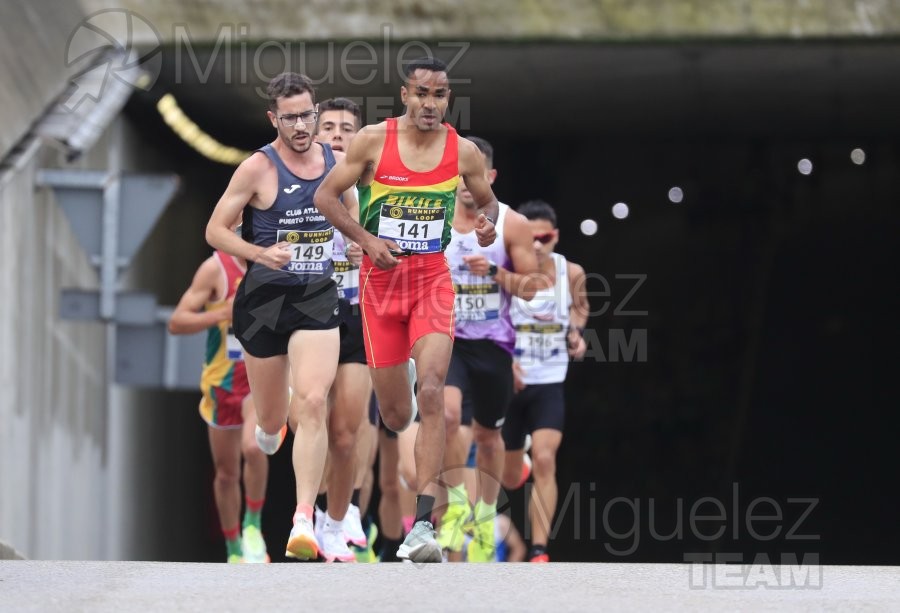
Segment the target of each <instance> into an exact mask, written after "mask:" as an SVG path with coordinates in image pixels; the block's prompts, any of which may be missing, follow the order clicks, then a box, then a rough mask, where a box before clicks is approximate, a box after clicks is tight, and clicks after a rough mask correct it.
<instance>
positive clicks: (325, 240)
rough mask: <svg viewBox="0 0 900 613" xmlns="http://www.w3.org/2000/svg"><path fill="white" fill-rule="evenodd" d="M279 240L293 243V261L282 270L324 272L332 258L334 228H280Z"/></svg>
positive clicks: (307, 272) (311, 272) (309, 272)
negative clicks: (310, 229)
mask: <svg viewBox="0 0 900 613" xmlns="http://www.w3.org/2000/svg"><path fill="white" fill-rule="evenodd" d="M277 239H278V242H282V241H286V242H288V243H291V247H290V249H291V261H290V262H288V263H287V264H285V265H284V266H283V267H282V270H284V271H286V272H292V273H303V274H323V273H324V272H325V270H326V268H327V267H328V262H329V261H330V260H331V252H332V249H333V242H334V228H328V229H327V230H312V231H309V230H279V231H278V235H277Z"/></svg>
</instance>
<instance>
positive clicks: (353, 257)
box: [347, 243, 363, 266]
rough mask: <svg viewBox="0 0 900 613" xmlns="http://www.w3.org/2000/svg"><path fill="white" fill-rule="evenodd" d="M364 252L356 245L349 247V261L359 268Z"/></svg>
mask: <svg viewBox="0 0 900 613" xmlns="http://www.w3.org/2000/svg"><path fill="white" fill-rule="evenodd" d="M362 256H363V250H362V247H360V246H359V245H357V244H356V243H349V244H348V245H347V260H348V261H349V262H350V263H351V264H353V265H354V266H359V265H360V263H361V262H362Z"/></svg>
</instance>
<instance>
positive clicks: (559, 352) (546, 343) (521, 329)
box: [515, 324, 568, 362]
mask: <svg viewBox="0 0 900 613" xmlns="http://www.w3.org/2000/svg"><path fill="white" fill-rule="evenodd" d="M515 353H516V356H517V357H520V358H524V359H526V360H530V361H532V362H546V361H549V360H552V359H554V358H557V359H558V356H565V359H566V360H568V353H567V352H566V336H565V333H564V332H563V326H562V324H520V325H518V326H516V349H515Z"/></svg>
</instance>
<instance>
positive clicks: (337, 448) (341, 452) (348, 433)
mask: <svg viewBox="0 0 900 613" xmlns="http://www.w3.org/2000/svg"><path fill="white" fill-rule="evenodd" d="M328 439H329V443H328V449H329V451H331V455H332V456H333V457H335V458H341V459H345V460H346V459H347V458H349V457H350V456H351V455H353V454H354V452H355V450H356V432H354V431H352V430H351V429H350V428H347V427H338V428H335V429H334V430H333V431H331V432H329V436H328Z"/></svg>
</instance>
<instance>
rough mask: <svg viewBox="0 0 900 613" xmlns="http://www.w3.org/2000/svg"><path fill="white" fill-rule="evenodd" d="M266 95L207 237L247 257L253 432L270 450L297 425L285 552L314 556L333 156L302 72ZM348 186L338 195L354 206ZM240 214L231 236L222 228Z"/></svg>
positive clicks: (241, 330) (328, 353) (330, 356)
mask: <svg viewBox="0 0 900 613" xmlns="http://www.w3.org/2000/svg"><path fill="white" fill-rule="evenodd" d="M267 95H268V112H267V117H268V119H269V122H270V123H271V125H272V127H273V128H275V130H276V133H277V136H276V138H275V140H274V141H273V142H271V143H269V144H268V145H266V146H264V147H262V148H261V149H259V150H257V151H256V152H254V154H253V155H251V156H250V157H249V158H247V159H246V160H245V161H244V162H242V163H241V165H240V166H239V167H238V168H237V170H236V171H235V173H234V175H233V176H232V178H231V182H230V183H229V184H228V187H227V188H226V189H225V192H224V193H223V194H222V197H221V198H220V199H219V202H218V204H216V208H215V210H214V211H213V213H212V216H211V217H210V220H209V223H208V225H207V229H206V238H207V241H208V242H209V243H210V245H212V246H213V247H215V248H216V249H220V250H222V251H225V252H226V253H230V254H231V255H234V256H237V257H241V258H244V259H245V260H247V262H248V269H247V274H246V276H245V277H244V280H243V282H242V283H241V284H240V286H239V287H238V291H237V294H236V295H235V298H234V331H235V335H236V337H237V339H238V341H239V342H240V343H241V346H242V347H243V349H244V360H245V364H246V369H247V376H248V379H249V382H250V392H251V394H252V396H253V399H254V402H255V404H256V412H257V424H258V425H257V428H256V441H257V444H258V445H259V447H260V449H262V450H263V451H264V452H266V453H267V454H270V455H271V454H273V453H275V452H276V451H277V450H278V448H279V447H280V446H281V443H282V441H283V440H284V433H283V432H284V431H283V427H284V425H285V421H286V420H288V421H289V422H290V425H291V426H292V427H293V428H294V429H295V437H294V446H293V450H292V459H293V465H294V477H295V481H296V492H297V508H296V511H295V513H294V525H293V529H292V530H291V534H290V537H289V539H288V543H287V547H286V552H285V555H287V556H288V557H293V558H298V559H311V558H316V557H318V554H319V545H318V543H317V542H316V537H315V534H314V532H313V524H312V520H313V504H314V502H315V498H316V492H317V491H318V488H319V483H320V481H321V479H322V473H323V469H324V464H325V455H326V450H327V448H328V433H327V431H326V416H327V414H326V398H327V397H328V392H329V390H330V388H331V384H332V382H333V381H334V378H335V372H336V370H337V365H338V353H339V349H340V338H339V335H338V322H339V318H338V316H339V309H338V296H337V288H336V286H335V282H334V280H333V279H332V273H333V271H334V266H333V265H332V251H333V240H334V228H333V227H332V225H331V223H329V221H328V220H327V219H326V218H325V216H324V215H322V214H321V213H320V212H319V210H318V209H317V208H316V206H315V203H314V202H313V195H314V194H315V191H316V189H317V188H318V187H319V185H320V184H321V183H322V181H323V179H324V178H325V176H326V175H327V174H328V173H329V171H330V170H331V169H332V168H333V167H334V166H335V163H336V161H338V160H340V159H341V157H342V155H341V154H340V153H334V152H333V151H332V150H331V147H330V146H329V145H327V144H320V143H315V142H314V141H313V133H314V131H315V125H316V120H317V112H316V101H315V90H314V89H313V86H312V82H311V81H310V80H309V78H308V77H306V76H304V75H300V74H296V73H290V72H287V73H283V74H280V75H278V76H276V77H275V78H273V79H272V80H271V81H270V82H269V84H268V88H267ZM351 188H352V185H351V186H348V188H347V189H345V190H343V191H342V192H341V194H338V195H339V196H341V197H342V198H343V202H344V204H346V205H347V206H348V207H351V208H353V207H354V206H356V194H355V192H354V190H353V189H351ZM241 214H242V215H243V224H242V229H241V233H242V236H240V237H239V236H237V235H236V234H235V233H234V232H232V231H231V229H230V228H229V225H230V224H231V223H232V221H233V220H234V219H236V218H237V217H238V216H239V215H241ZM289 387H290V388H292V389H293V399H292V400H289Z"/></svg>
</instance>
